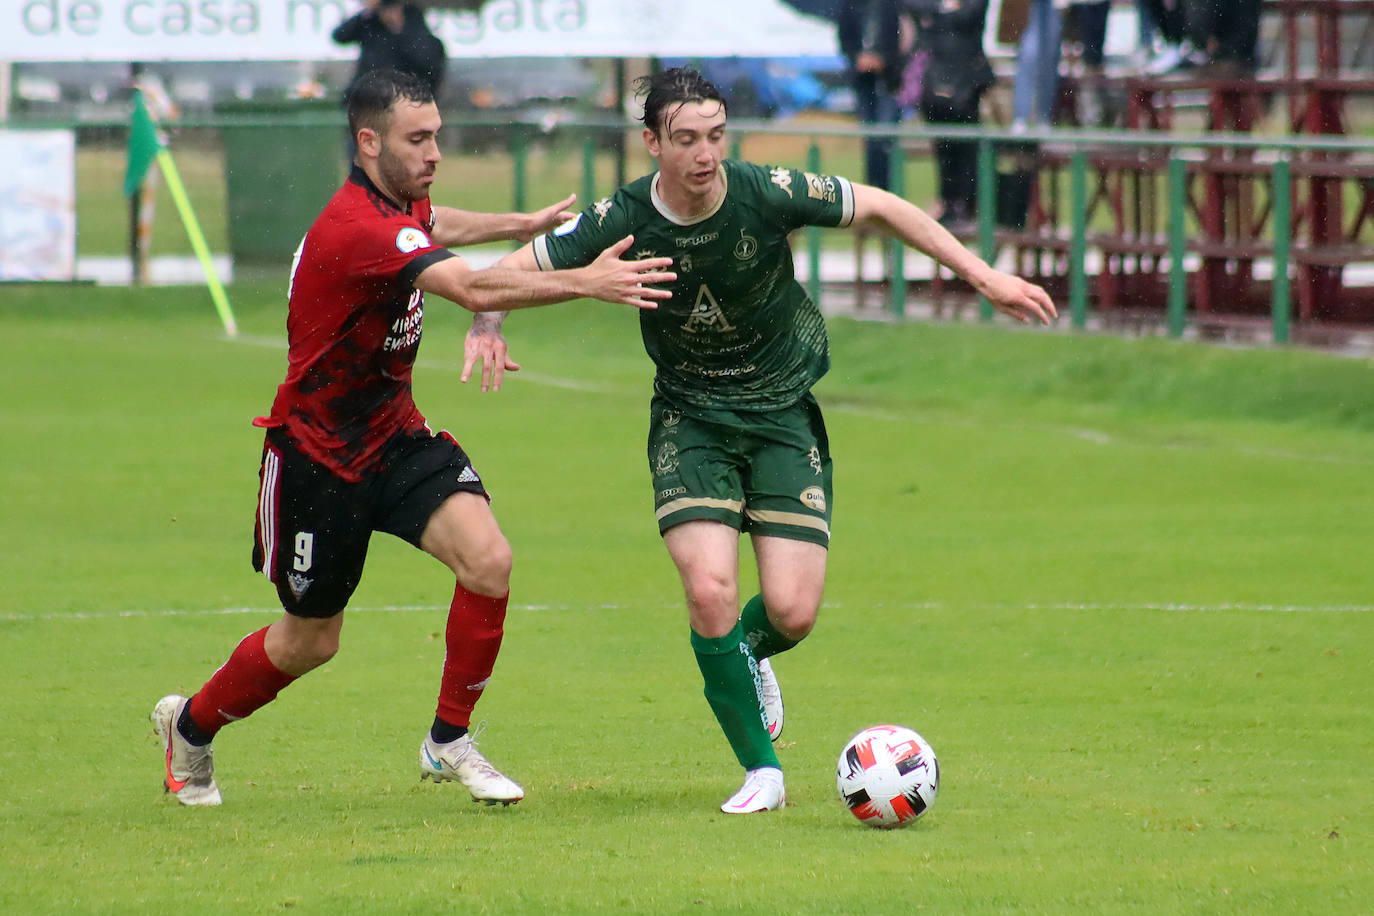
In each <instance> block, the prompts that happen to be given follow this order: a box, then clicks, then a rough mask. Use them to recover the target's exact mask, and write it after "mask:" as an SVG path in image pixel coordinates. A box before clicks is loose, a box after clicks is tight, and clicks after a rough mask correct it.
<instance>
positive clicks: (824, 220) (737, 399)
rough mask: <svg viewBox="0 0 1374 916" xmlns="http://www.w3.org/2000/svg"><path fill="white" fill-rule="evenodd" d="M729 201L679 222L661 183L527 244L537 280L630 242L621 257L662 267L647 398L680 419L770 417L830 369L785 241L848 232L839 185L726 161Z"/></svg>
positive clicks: (651, 320) (815, 311)
mask: <svg viewBox="0 0 1374 916" xmlns="http://www.w3.org/2000/svg"><path fill="white" fill-rule="evenodd" d="M722 165H723V168H724V172H725V175H724V178H725V194H724V196H723V197H722V198H721V201H720V204H719V205H718V206H717V207H716V208H715V209H714V210H713V211H711V212H710V213H707V214H705V215H704V216H701V217H699V218H697V219H694V220H684V219H682V218H680V217H678V216H677V215H675V214H674V213H672V212H671V211H670V210H668V208H667V207H666V206H665V205H664V203H663V201H662V200H661V199H660V198H659V195H658V174H657V173H655V174H653V175H648V176H645V177H644V178H640V179H639V180H637V181H634V182H631V183H630V184H628V185H626V186H625V187H623V188H621V189H620V190H619V191H616V192H615V194H613V195H612V196H610V197H608V198H605V199H604V200H600V201H597V202H596V203H595V204H593V205H592V206H591V207H589V208H588V209H587V210H585V211H584V212H582V213H581V214H579V215H578V216H577V218H576V219H573V220H570V221H569V222H567V223H565V224H564V225H562V226H560V227H559V228H558V229H556V230H554V231H553V232H552V233H549V234H548V235H542V236H540V237H539V238H537V239H535V240H534V254H535V258H536V260H537V261H538V262H539V266H540V268H541V269H544V270H558V269H565V268H570V267H581V266H583V265H585V264H589V263H591V262H592V261H593V260H595V259H596V257H597V255H599V254H600V253H601V252H602V250H604V249H605V248H607V247H609V246H610V245H612V244H614V243H615V242H617V241H619V240H620V239H622V238H624V237H625V236H626V235H629V234H631V233H633V234H634V237H635V241H634V245H633V246H632V247H631V249H630V250H629V252H627V253H626V255H625V256H626V257H628V258H647V257H662V256H667V257H671V258H673V266H672V267H671V268H670V269H671V270H673V271H676V273H677V281H676V282H674V283H673V284H672V285H671V287H670V288H671V290H672V293H673V298H671V299H669V300H667V301H666V302H660V303H659V306H658V308H657V309H648V310H641V311H640V313H639V324H640V332H641V334H642V335H643V338H644V349H645V350H646V351H648V353H649V356H650V358H652V359H653V361H654V365H655V366H656V367H657V370H658V371H657V375H656V377H655V379H654V388H655V390H656V391H658V392H659V393H660V394H662V395H663V396H664V397H667V398H668V399H669V400H671V401H673V402H674V403H677V404H679V405H681V406H682V407H684V408H688V409H692V408H696V409H698V410H704V411H712V410H721V409H724V410H750V411H757V410H773V409H776V408H781V407H789V406H791V405H792V404H795V403H797V401H799V400H800V399H801V398H802V397H803V396H804V395H805V394H806V393H807V392H808V391H809V390H810V389H811V386H812V385H814V384H815V383H816V381H817V380H818V379H819V378H820V377H821V376H822V375H824V374H825V371H826V370H827V369H828V368H829V367H830V344H829V340H828V338H827V337H826V333H825V322H824V320H823V319H822V317H821V312H820V309H819V308H817V306H816V304H815V303H814V302H812V301H811V297H809V296H808V295H807V294H806V291H805V290H804V289H802V287H801V284H799V283H798V282H797V281H796V278H795V277H794V276H793V269H792V249H791V247H790V246H789V245H788V242H787V236H788V233H790V232H792V231H793V230H794V229H797V228H800V227H802V226H848V225H849V224H850V222H852V221H853V219H854V189H853V187H852V186H851V185H850V183H849V181H848V180H847V179H844V178H837V177H832V176H829V175H815V174H812V173H810V172H802V171H798V170H796V169H785V168H767V167H765V166H759V165H754V164H752V163H748V162H738V161H735V160H730V159H727V160H725V162H724V163H723V164H722Z"/></svg>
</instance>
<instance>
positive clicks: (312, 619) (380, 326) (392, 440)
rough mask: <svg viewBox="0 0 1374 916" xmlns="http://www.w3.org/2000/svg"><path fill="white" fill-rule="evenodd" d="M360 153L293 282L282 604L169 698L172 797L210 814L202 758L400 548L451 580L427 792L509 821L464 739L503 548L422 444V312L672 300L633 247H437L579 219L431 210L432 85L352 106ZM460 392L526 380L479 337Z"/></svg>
mask: <svg viewBox="0 0 1374 916" xmlns="http://www.w3.org/2000/svg"><path fill="white" fill-rule="evenodd" d="M348 121H349V129H350V131H352V133H353V136H354V138H355V139H356V140H357V145H358V152H357V156H356V158H355V160H354V167H353V169H352V172H351V174H350V175H349V177H348V180H347V182H345V183H344V185H343V187H342V188H340V189H339V191H338V192H337V193H336V194H335V195H334V197H333V199H331V200H330V202H329V203H328V205H327V206H326V207H325V209H324V211H323V212H322V213H321V214H320V216H319V217H318V218H317V219H316V220H315V223H314V224H313V225H312V226H311V227H310V231H309V232H308V233H307V234H306V236H305V238H304V240H302V242H301V247H300V249H299V250H298V251H297V252H296V257H295V260H294V263H293V264H292V269H291V283H290V294H289V306H288V313H287V340H288V344H289V351H288V357H287V361H288V365H287V373H286V380H285V381H284V382H283V383H282V384H281V386H280V387H279V388H278V390H277V397H276V400H275V401H274V402H273V404H272V410H271V413H269V414H268V415H267V416H266V417H260V418H258V419H257V420H256V421H255V424H256V425H258V426H262V427H266V429H267V433H266V443H265V445H264V447H263V457H262V467H261V470H260V477H261V489H260V491H259V499H258V512H257V525H256V532H255V534H256V537H255V544H254V550H253V565H254V566H255V567H256V568H257V569H258V570H260V571H261V572H263V573H264V574H265V575H266V576H267V578H268V579H270V580H271V581H272V582H273V583H274V584H275V585H276V588H277V594H278V596H279V597H280V599H281V602H282V605H283V607H284V608H285V613H284V614H283V615H282V617H281V619H280V620H278V621H277V622H275V623H273V624H272V625H270V626H267V627H264V628H263V629H261V630H258V631H257V632H255V633H251V634H249V635H248V636H247V637H245V638H244V639H243V641H242V642H240V643H239V645H238V647H237V648H235V649H234V651H233V653H232V654H231V655H230V656H229V659H228V661H226V662H225V663H224V664H223V666H221V667H220V668H219V670H218V671H216V672H215V673H214V675H213V676H212V677H211V678H210V680H209V681H207V682H206V683H205V685H204V686H203V687H201V689H200V690H199V691H198V692H196V693H195V694H194V695H192V696H191V697H190V698H189V699H188V698H186V697H182V696H180V695H175V694H174V695H171V696H166V697H163V698H162V699H161V700H160V701H159V702H158V704H157V706H156V708H155V709H154V710H153V715H152V719H153V722H154V725H155V726H156V729H157V731H158V735H159V737H160V738H161V739H162V743H163V748H164V751H165V756H166V779H165V785H166V787H167V790H168V791H169V792H171V793H173V794H174V795H176V797H177V800H178V801H179V802H181V803H182V804H186V805H218V804H219V803H220V791H219V787H218V786H217V785H216V784H215V779H214V762H213V752H212V750H211V744H210V742H211V739H213V738H214V736H215V733H216V732H217V731H218V730H219V729H220V728H221V727H223V726H224V725H227V724H228V723H230V722H234V721H237V720H239V719H242V718H245V717H246V716H248V715H250V714H251V713H253V712H254V711H255V710H257V709H259V708H261V707H262V706H264V705H265V704H267V703H269V702H271V701H272V700H273V699H275V698H276V696H277V693H278V692H279V691H280V690H281V689H282V688H284V687H286V685H288V684H290V683H291V682H292V681H294V680H295V679H296V678H298V677H299V676H301V675H302V674H305V673H306V672H307V671H310V670H312V669H313V668H316V667H318V666H320V665H322V664H324V663H325V662H326V661H328V660H329V659H330V658H332V657H333V655H334V654H335V652H337V651H338V647H339V632H340V629H341V628H342V626H343V610H344V606H345V605H346V604H347V603H348V599H349V597H350V596H351V595H352V593H353V590H354V588H356V586H357V584H358V581H359V578H360V576H361V574H362V569H363V560H364V558H365V556H366V554H367V546H368V540H369V538H370V536H371V534H372V532H373V531H385V532H387V533H389V534H394V535H396V536H397V537H401V538H404V539H405V540H407V541H409V542H410V543H411V544H414V545H415V546H416V547H419V548H420V549H421V550H424V551H425V552H426V553H429V554H431V555H432V556H434V557H435V558H436V559H438V560H439V561H440V562H442V563H443V564H444V565H446V566H448V567H449V568H450V569H451V570H452V571H453V573H454V575H455V576H456V578H457V585H456V587H455V589H454V594H453V603H452V606H451V607H450V610H449V615H448V623H447V627H446V633H445V637H446V649H447V652H446V655H445V658H444V665H443V671H442V675H441V678H440V686H439V702H438V708H437V712H436V715H435V719H434V724H433V726H432V727H431V729H430V731H429V734H428V735H426V736H425V739H424V741H423V743H422V744H421V747H420V770H421V774H422V776H427V777H429V778H432V779H434V780H435V781H436V782H437V781H442V780H457V781H458V782H460V783H462V784H463V785H464V786H466V787H467V789H468V791H469V792H471V793H472V796H473V798H474V799H475V800H480V801H485V802H487V803H488V804H495V803H497V802H500V803H503V804H511V803H513V802H517V801H519V800H520V799H521V798H522V797H523V796H524V790H522V789H521V788H520V786H519V785H518V784H516V783H515V782H514V781H513V780H511V779H509V778H507V777H506V776H504V775H502V774H501V773H500V772H499V771H497V770H496V768H495V767H493V766H492V765H491V764H490V763H489V762H488V761H487V759H486V758H485V757H483V756H482V754H481V753H480V752H479V751H478V750H477V748H476V746H475V745H474V744H473V740H472V736H471V735H469V734H468V725H469V722H470V718H471V715H472V711H473V707H474V705H475V704H476V702H477V699H478V698H479V697H480V696H481V694H482V690H483V688H485V686H486V685H487V682H488V680H489V679H490V677H491V673H492V669H493V666H494V665H495V662H496V655H497V652H498V650H499V648H500V645H501V635H502V625H503V621H504V619H505V613H506V600H507V596H508V593H509V580H510V570H511V549H510V544H509V543H508V542H507V541H506V539H505V537H504V535H502V533H501V529H500V527H499V526H498V525H497V523H496V518H495V516H494V515H492V512H491V509H490V507H489V505H488V500H487V495H486V490H485V488H484V487H483V485H482V481H481V478H480V477H478V475H477V472H476V471H475V470H474V469H473V467H472V464H471V463H470V461H469V460H468V456H467V454H466V453H464V451H463V449H462V448H460V447H459V445H458V443H457V441H456V440H455V439H454V438H453V437H452V436H451V435H449V434H448V433H447V432H439V433H435V432H433V431H432V430H431V429H430V427H429V426H428V425H427V424H426V422H425V418H424V417H423V416H422V415H421V413H420V411H419V410H418V409H416V407H415V402H414V400H413V399H412V396H411V370H412V367H413V366H414V363H415V356H416V351H417V349H418V348H419V344H420V330H421V320H422V318H423V315H424V293H427V292H429V293H434V294H436V295H438V296H442V297H444V298H445V299H449V300H452V301H453V302H456V303H458V304H459V305H461V306H463V307H464V308H466V309H469V310H471V311H473V312H483V311H492V310H502V311H504V310H506V309H511V308H524V307H529V306H536V305H547V304H551V303H554V302H561V301H565V300H568V299H575V298H579V297H590V298H596V299H601V300H603V301H606V302H611V303H619V304H625V305H632V306H636V307H638V308H653V307H654V306H655V304H656V300H659V299H666V298H668V296H669V295H670V293H669V292H667V291H666V290H658V289H654V288H652V284H659V283H665V282H669V281H671V280H673V279H675V275H674V274H673V273H671V272H668V271H667V268H668V267H669V266H670V265H671V263H672V262H671V260H670V259H668V258H651V259H644V260H638V261H626V260H622V259H621V257H620V256H621V255H622V254H623V253H624V252H625V250H626V249H627V248H628V246H629V244H630V243H631V241H632V239H630V238H629V237H627V238H625V239H622V240H621V241H620V242H618V243H617V244H615V245H613V246H611V247H610V248H607V249H606V250H605V251H604V252H603V253H602V255H601V256H600V257H599V258H597V259H596V261H595V262H594V263H593V264H590V265H588V266H587V267H586V268H584V269H579V270H566V271H557V272H551V273H542V274H541V273H530V272H526V271H520V270H507V269H501V268H492V269H487V270H473V269H471V268H470V267H469V266H468V265H467V264H466V263H465V262H464V261H463V259H462V258H460V257H457V256H455V255H454V254H453V253H452V252H451V251H449V250H448V246H458V245H464V244H472V243H474V242H480V241H488V240H496V239H520V240H528V239H531V238H533V237H534V236H536V235H538V234H540V233H543V232H546V231H548V230H550V229H552V228H554V227H555V226H557V225H558V224H559V223H561V222H562V221H563V220H565V219H567V218H568V217H570V216H571V215H572V214H571V213H570V212H568V211H566V210H565V209H564V207H566V206H568V205H569V204H571V203H572V199H571V198H569V199H568V200H565V201H563V202H561V203H559V204H555V205H553V206H552V207H548V208H546V209H544V210H541V211H538V212H536V213H531V214H502V215H498V214H478V213H470V212H467V211H463V210H456V209H452V208H448V207H436V206H432V205H431V203H430V200H429V186H430V184H431V183H432V182H433V180H434V170H435V165H436V164H437V163H438V161H439V158H440V156H439V148H438V145H437V143H436V134H437V132H438V130H439V126H440V117H439V110H438V107H437V106H436V104H435V101H434V97H433V94H432V93H431V91H430V89H429V88H428V86H426V85H425V84H424V83H422V82H421V81H419V80H418V79H416V78H414V77H411V76H407V75H402V74H399V73H396V72H394V71H377V72H374V73H372V74H369V75H368V76H367V77H365V78H364V79H363V80H361V81H360V82H359V83H358V84H357V85H355V86H354V87H353V89H352V90H351V92H350V94H349V106H348ZM464 349H465V362H464V367H463V373H462V376H461V378H462V380H463V381H467V379H468V377H469V375H470V373H471V370H472V367H473V365H474V363H475V362H477V361H480V362H481V363H482V377H483V383H482V387H483V389H484V390H485V389H486V388H487V387H488V385H489V384H490V381H491V376H492V373H493V372H498V373H499V372H500V371H501V370H503V369H513V368H518V367H516V366H515V365H514V364H512V363H510V362H509V360H508V359H507V358H506V354H505V347H504V342H503V341H501V340H500V338H499V335H491V336H487V337H484V336H483V335H482V334H480V333H477V334H474V333H470V334H469V336H468V339H467V341H466V342H465V348H464Z"/></svg>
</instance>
